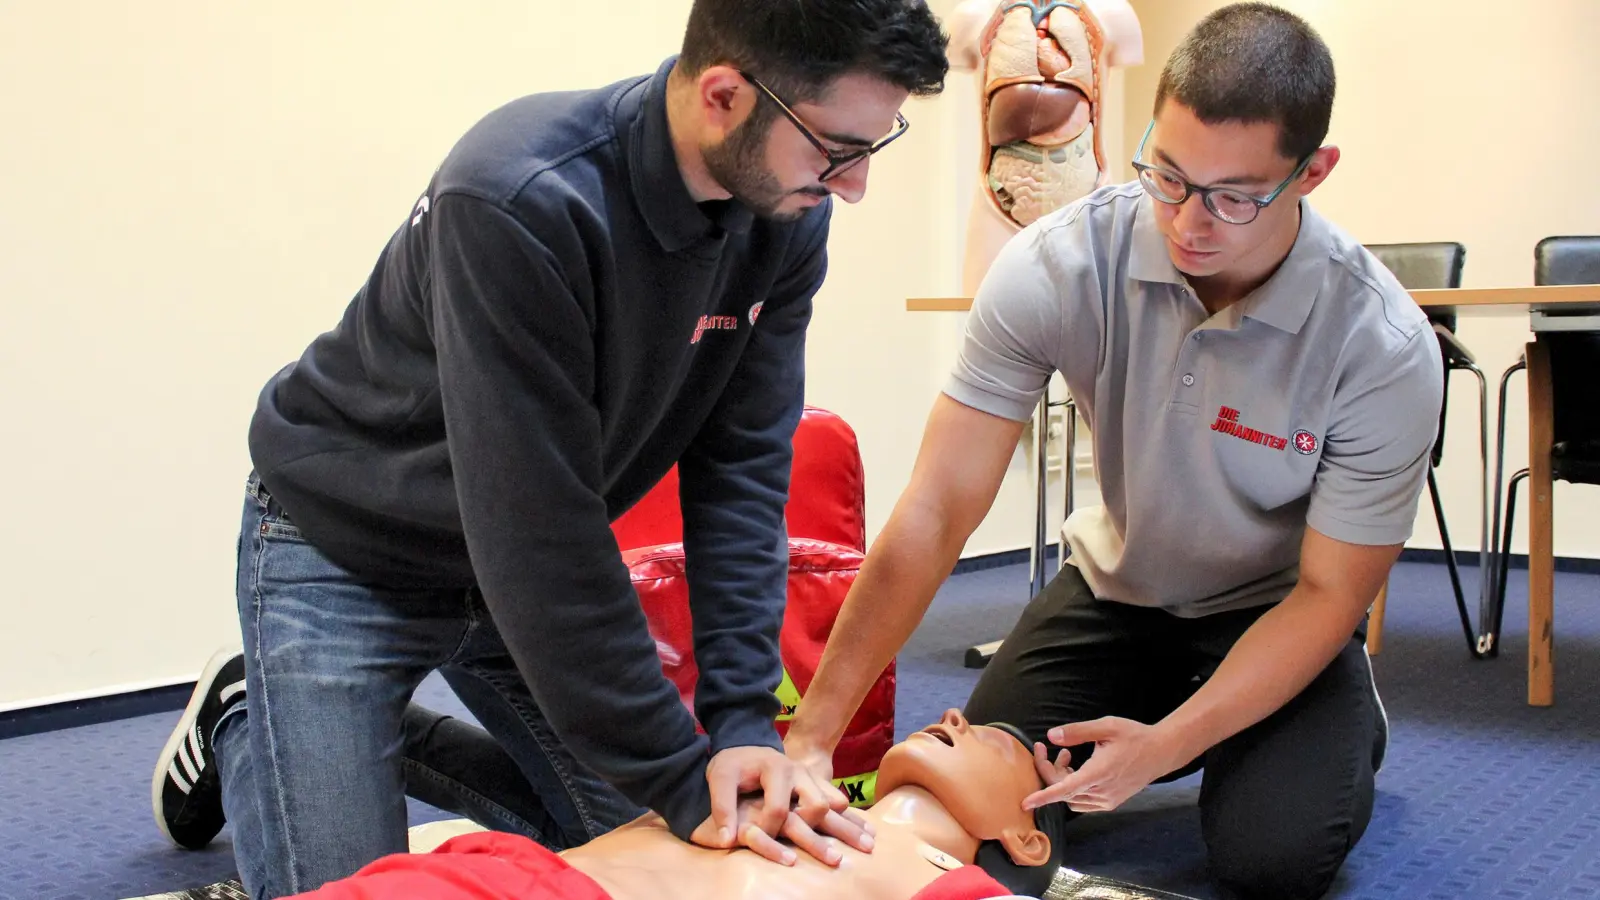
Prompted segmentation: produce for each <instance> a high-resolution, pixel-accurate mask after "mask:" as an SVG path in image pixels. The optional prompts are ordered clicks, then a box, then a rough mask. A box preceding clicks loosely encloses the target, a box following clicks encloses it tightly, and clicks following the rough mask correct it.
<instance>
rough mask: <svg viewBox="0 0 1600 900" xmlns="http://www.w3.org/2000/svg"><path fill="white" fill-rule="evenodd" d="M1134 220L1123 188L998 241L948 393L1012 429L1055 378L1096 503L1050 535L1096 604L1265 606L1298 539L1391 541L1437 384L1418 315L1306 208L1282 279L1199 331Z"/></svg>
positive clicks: (1401, 529)
mask: <svg viewBox="0 0 1600 900" xmlns="http://www.w3.org/2000/svg"><path fill="white" fill-rule="evenodd" d="M1152 202H1154V201H1152V200H1151V199H1150V198H1149V197H1147V196H1146V195H1145V194H1144V192H1143V191H1142V190H1141V189H1140V187H1139V185H1138V183H1137V182H1132V183H1129V184H1125V185H1117V186H1108V187H1104V188H1101V189H1099V190H1097V191H1095V192H1094V193H1092V194H1090V195H1089V196H1087V197H1085V198H1083V199H1082V200H1081V201H1078V202H1076V203H1074V204H1071V205H1069V206H1067V207H1065V208H1063V209H1061V210H1058V211H1057V212H1055V213H1052V214H1050V215H1048V216H1045V217H1044V218H1041V219H1040V220H1038V221H1037V222H1035V223H1033V224H1032V225H1030V226H1028V227H1027V228H1026V229H1024V230H1023V231H1021V232H1020V233H1018V234H1017V236H1016V237H1015V238H1013V239H1012V240H1011V241H1010V242H1008V243H1007V244H1006V246H1005V248H1004V249H1003V250H1002V251H1001V253H1000V254H999V255H998V257H997V258H996V259H995V261H994V263H993V264H992V266H991V268H990V270H989V274H988V275H987V277H986V278H985V279H984V281H983V284H982V286H981V287H980V288H979V290H978V294H977V297H976V298H975V299H974V302H973V308H972V312H971V313H970V314H969V316H968V319H967V327H966V337H965V340H964V343H963V346H962V348H961V351H960V355H959V358H958V359H957V362H956V366H955V370H954V372H953V373H952V376H951V378H950V381H949V384H948V385H947V387H946V388H945V392H946V393H947V394H949V395H950V396H951V397H953V398H954V399H955V400H957V401H959V402H961V403H964V404H966V405H968V406H971V407H974V408H976V409H979V410H982V411H984V412H988V413H991V414H993V415H997V416H1002V417H1005V418H1008V419H1014V420H1024V419H1027V418H1028V417H1029V416H1030V415H1032V413H1033V410H1034V407H1035V406H1036V405H1037V403H1038V401H1039V397H1040V395H1041V394H1042V392H1043V391H1044V389H1045V386H1046V384H1048V382H1049V378H1050V375H1051V373H1052V372H1054V371H1058V370H1059V371H1060V372H1061V374H1062V377H1063V378H1064V379H1065V381H1066V383H1067V387H1068V388H1069V390H1070V391H1071V394H1072V397H1073V398H1074V399H1075V400H1076V401H1077V404H1078V409H1079V410H1080V412H1081V414H1082V415H1083V416H1084V417H1085V421H1086V424H1087V425H1088V427H1089V429H1090V430H1091V432H1092V434H1093V446H1094V469H1095V477H1096V478H1097V479H1098V481H1099V483H1100V492H1101V496H1102V499H1103V505H1101V506H1096V507H1087V508H1082V509H1078V510H1075V511H1074V512H1073V513H1072V515H1071V516H1070V517H1069V518H1068V519H1067V521H1066V523H1065V524H1064V525H1063V529H1062V530H1063V534H1064V536H1065V537H1066V539H1067V542H1068V546H1069V547H1070V548H1071V558H1070V561H1071V562H1072V563H1073V564H1075V565H1076V566H1078V568H1079V569H1080V570H1081V571H1082V572H1083V575H1084V578H1085V580H1086V581H1087V582H1088V584H1089V586H1090V588H1091V589H1093V591H1094V592H1095V595H1096V596H1097V597H1099V598H1101V599H1103V600H1115V601H1121V602H1123V603H1130V604H1136V605H1140V606H1155V607H1164V608H1166V609H1168V610H1170V611H1171V612H1173V613H1175V614H1177V615H1180V616H1186V617H1193V616H1199V615H1205V614H1208V613H1214V612H1221V611H1223V610H1229V609H1238V608H1242V607H1247V606H1256V605H1260V604H1265V603H1274V602H1277V601H1279V600H1282V599H1283V598H1284V597H1285V596H1286V595H1287V594H1288V592H1289V590H1290V589H1291V588H1293V587H1294V584H1295V582H1296V580H1297V579H1298V576H1299V556H1300V544H1301V539H1302V538H1303V537H1304V534H1305V528H1306V526H1307V525H1309V526H1311V527H1312V528H1314V529H1316V530H1317V531H1319V532H1321V533H1323V534H1325V535H1327V536H1329V537H1332V538H1335V539H1337V540H1340V541H1345V542H1348V543H1353V544H1369V545H1383V544H1399V543H1403V542H1404V541H1405V540H1406V539H1407V538H1408V537H1409V536H1410V535H1411V528H1412V523H1413V521H1414V519H1415V517H1416V509H1417V501H1418V497H1419V495H1420V493H1421V491H1422V487H1423V485H1424V483H1425V479H1426V477H1427V469H1428V465H1429V451H1430V449H1431V448H1432V446H1433V441H1434V438H1435V435H1436V434H1437V428H1438V421H1439V405H1440V403H1441V402H1442V393H1443V382H1444V373H1443V363H1442V361H1441V359H1440V355H1439V347H1438V342H1437V340H1436V339H1435V338H1434V335H1433V330H1432V328H1431V327H1430V325H1429V323H1428V320H1427V317H1426V316H1425V315H1424V314H1423V312H1422V310H1421V309H1420V308H1419V307H1418V306H1417V305H1416V303H1415V302H1414V301H1413V300H1412V299H1411V297H1410V296H1409V295H1408V294H1407V293H1406V291H1405V289H1404V288H1402V287H1401V286H1400V284H1399V282H1397V281H1396V280H1395V278H1394V276H1393V275H1391V274H1390V273H1389V271H1388V270H1387V269H1385V268H1384V267H1383V264H1382V263H1380V262H1378V261H1377V259H1375V258H1374V257H1373V256H1372V255H1371V254H1369V253H1368V252H1367V251H1366V250H1365V249H1364V248H1363V247H1362V246H1361V245H1360V244H1359V243H1358V242H1357V241H1355V240H1354V239H1352V238H1351V237H1350V236H1349V235H1347V234H1345V233H1344V232H1343V231H1341V230H1340V229H1338V228H1337V227H1335V226H1334V225H1332V224H1331V223H1329V222H1328V221H1327V220H1325V219H1323V218H1322V217H1321V216H1320V215H1318V214H1317V213H1316V211H1315V210H1313V209H1312V208H1311V206H1310V204H1309V203H1308V202H1307V201H1305V200H1302V201H1301V207H1300V209H1301V227H1300V233H1299V236H1298V237H1297V238H1296V241H1295V244H1294V248H1293V249H1292V250H1291V251H1290V253H1289V256H1288V258H1287V259H1286V260H1284V263H1283V265H1282V266H1280V267H1279V269H1278V271H1277V272H1276V273H1274V274H1273V276H1272V277H1271V279H1269V280H1268V281H1267V282H1266V283H1265V284H1263V285H1262V286H1261V287H1260V288H1258V289H1257V290H1256V291H1255V292H1253V293H1252V294H1250V295H1249V296H1248V297H1246V298H1244V299H1243V300H1241V301H1240V302H1239V303H1236V304H1234V305H1233V306H1231V307H1229V308H1227V309H1225V310H1223V311H1222V312H1220V313H1218V314H1217V315H1215V316H1211V315H1208V314H1207V312H1206V310H1205V307H1204V306H1202V305H1201V303H1200V301H1199V300H1198V299H1197V298H1196V297H1195V296H1194V294H1193V292H1192V291H1191V290H1190V289H1189V288H1188V286H1187V284H1186V282H1185V280H1184V277H1183V275H1182V273H1180V272H1179V271H1178V270H1177V269H1176V268H1175V267H1174V266H1173V265H1172V262H1171V259H1170V258H1169V257H1168V256H1167V252H1166V248H1165V246H1164V244H1163V241H1162V237H1161V234H1160V232H1159V231H1158V230H1157V228H1156V223H1155V220H1154V216H1153V213H1152V212H1151V209H1150V204H1151V203H1152Z"/></svg>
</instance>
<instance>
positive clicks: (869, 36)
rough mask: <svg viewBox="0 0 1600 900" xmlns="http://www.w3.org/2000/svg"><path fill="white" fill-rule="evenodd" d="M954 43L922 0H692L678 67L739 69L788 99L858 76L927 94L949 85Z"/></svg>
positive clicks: (693, 71)
mask: <svg viewBox="0 0 1600 900" xmlns="http://www.w3.org/2000/svg"><path fill="white" fill-rule="evenodd" d="M948 43H949V36H948V35H946V34H945V33H944V31H943V29H941V28H940V26H939V20H938V19H936V18H935V17H934V15H933V13H932V12H931V11H930V10H929V9H928V6H927V4H926V3H925V2H923V0H694V6H693V7H692V8H691V9H690V10H689V24H688V28H687V29H686V31H685V32H684V36H683V50H682V53H681V54H680V55H679V58H678V66H679V68H680V69H681V70H682V71H683V72H684V73H685V74H689V75H698V74H699V73H701V72H704V71H705V70H706V69H708V68H710V67H711V66H715V65H729V66H735V67H737V68H740V69H743V70H746V71H748V72H749V73H750V74H751V75H754V76H755V77H757V78H759V79H761V82H762V83H763V84H765V85H767V86H768V87H769V88H771V89H772V90H773V91H774V92H775V93H777V94H778V95H779V96H781V97H782V98H783V99H784V101H785V102H788V103H804V102H807V101H812V100H816V99H817V98H818V97H820V96H822V94H823V93H824V92H826V91H827V90H828V88H829V87H831V86H832V85H833V82H834V81H835V80H836V79H837V78H839V77H840V76H841V75H846V74H852V73H862V74H866V75H870V76H874V77H877V78H880V79H882V80H884V81H886V82H888V83H890V84H893V85H896V86H898V87H901V88H904V89H905V90H906V91H908V92H909V93H910V94H912V95H913V96H919V97H926V96H932V95H935V94H938V93H939V92H941V91H942V90H944V78H945V75H946V73H947V72H948V71H949V68H950V64H949V62H948V60H947V59H946V57H945V47H946V45H947V44H948Z"/></svg>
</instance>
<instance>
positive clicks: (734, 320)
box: [689, 316, 739, 344]
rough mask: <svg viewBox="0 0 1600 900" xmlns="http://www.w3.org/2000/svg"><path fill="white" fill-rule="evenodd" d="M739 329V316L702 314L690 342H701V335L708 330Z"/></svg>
mask: <svg viewBox="0 0 1600 900" xmlns="http://www.w3.org/2000/svg"><path fill="white" fill-rule="evenodd" d="M737 330H739V317H738V316H701V317H700V321H698V322H696V323H695V325H694V337H691V338H689V343H690V344H698V343H700V336H701V335H703V334H705V333H706V332H708V331H737Z"/></svg>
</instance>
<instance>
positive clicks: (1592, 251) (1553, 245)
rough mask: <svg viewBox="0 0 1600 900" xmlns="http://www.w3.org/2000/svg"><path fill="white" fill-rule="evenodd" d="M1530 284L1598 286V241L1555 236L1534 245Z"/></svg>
mask: <svg viewBox="0 0 1600 900" xmlns="http://www.w3.org/2000/svg"><path fill="white" fill-rule="evenodd" d="M1533 283H1534V284H1538V285H1546V284H1600V237H1597V236H1591V235H1556V236H1554V237H1547V238H1545V239H1544V240H1542V241H1540V242H1539V243H1538V244H1536V245H1534V248H1533Z"/></svg>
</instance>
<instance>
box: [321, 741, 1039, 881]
mask: <svg viewBox="0 0 1600 900" xmlns="http://www.w3.org/2000/svg"><path fill="white" fill-rule="evenodd" d="M1042 785H1043V781H1042V780H1041V778H1040V775H1039V771H1038V769H1037V768H1036V766H1035V762H1034V757H1033V756H1032V754H1031V753H1030V751H1029V749H1028V747H1027V746H1025V745H1024V744H1023V742H1022V741H1021V739H1020V737H1018V736H1015V735H1013V733H1012V732H1010V731H1007V730H1003V729H1002V728H997V727H990V726H973V725H971V724H969V723H968V722H967V721H966V720H965V719H963V718H962V717H961V715H960V714H959V713H958V712H957V711H956V710H950V711H949V712H947V713H945V715H944V716H943V717H942V719H941V720H940V722H938V723H937V724H934V725H930V726H928V728H926V729H924V730H923V731H920V732H917V733H916V734H913V735H911V736H910V738H908V739H907V740H905V741H903V742H901V743H898V744H896V745H894V746H893V747H891V748H890V750H889V752H888V754H887V755H885V757H884V759H883V763H882V765H881V766H880V768H879V770H878V787H877V795H878V798H879V799H878V800H877V802H876V803H874V804H873V806H872V807H871V808H869V809H866V810H863V811H862V814H863V815H864V816H865V817H866V818H867V819H868V820H869V821H871V823H872V826H873V829H874V841H875V846H874V847H873V850H872V852H871V853H861V852H858V851H856V850H854V849H852V848H849V847H843V846H842V845H841V847H842V851H843V854H844V858H843V859H842V860H841V861H840V863H839V864H838V866H836V867H830V866H827V865H825V864H823V863H821V862H818V861H817V860H816V859H814V858H813V857H811V856H810V855H809V854H806V853H798V854H796V857H797V860H796V863H795V864H794V865H793V866H784V865H780V864H778V863H774V862H771V861H769V860H767V859H765V858H764V857H761V856H758V855H757V854H755V853H754V852H751V851H749V850H734V851H727V850H713V849H708V848H704V847H699V846H696V845H692V844H688V843H685V842H683V841H681V840H679V839H678V838H676V837H674V836H673V835H672V833H671V832H670V831H668V830H667V828H666V825H665V823H664V822H663V821H662V820H661V819H660V818H659V817H658V816H655V815H654V814H650V815H646V816H644V817H642V818H640V819H637V820H635V821H634V822H631V823H629V824H627V825H624V826H622V827H621V828H618V829H616V830H614V831H612V832H610V833H608V834H605V835H602V836H600V837H598V838H595V839H594V840H592V841H590V842H588V843H587V844H583V845H582V846H579V847H576V848H573V849H570V850H565V851H562V852H561V853H560V854H559V860H560V862H564V863H565V864H566V865H568V866H570V867H571V868H572V869H575V870H577V872H580V873H582V875H583V876H587V879H584V881H585V885H586V887H587V888H588V889H589V892H573V890H572V886H571V885H566V884H563V885H562V888H563V892H562V893H559V894H556V893H539V891H538V890H533V891H530V890H529V887H528V885H529V884H530V882H528V881H527V879H525V878H524V879H523V880H521V881H518V880H517V879H516V877H507V878H505V879H504V880H502V881H498V882H496V884H495V885H489V886H487V887H485V883H484V880H483V879H482V878H481V877H478V876H477V875H476V874H474V873H468V872H467V871H466V868H465V864H464V863H463V862H462V859H464V858H465V857H467V856H470V855H472V854H473V853H478V852H482V851H474V850H471V849H468V850H466V851H465V852H464V853H461V854H460V858H458V859H457V860H455V861H454V862H453V861H452V860H451V856H452V853H455V852H457V850H456V848H457V847H458V846H460V845H461V842H470V841H472V840H474V839H494V840H502V841H504V840H510V841H517V842H521V844H523V845H526V848H527V849H528V850H536V851H538V852H540V853H543V854H544V855H545V857H546V858H547V859H549V860H551V861H553V860H554V859H555V857H554V856H553V855H551V854H548V853H547V852H545V851H543V850H542V848H538V847H537V845H535V844H533V842H532V841H528V840H527V839H526V838H521V837H516V836H512V835H506V834H491V833H482V834H471V835H466V836H464V837H459V838H454V839H452V840H451V841H448V842H446V843H445V844H444V845H443V846H442V847H441V848H440V849H439V851H436V852H435V853H433V854H420V855H416V856H409V857H403V858H396V857H391V858H389V859H387V860H380V861H379V863H376V864H374V867H376V868H378V869H381V868H382V867H383V866H384V865H385V864H386V863H388V862H390V861H397V862H399V863H401V864H410V865H419V864H420V865H423V866H432V867H433V869H434V871H433V873H432V875H433V876H435V877H436V880H434V878H430V877H428V875H427V874H426V873H423V872H421V871H420V870H411V871H404V872H401V873H399V874H400V875H401V876H402V877H397V878H394V879H389V880H386V879H385V878H384V875H383V873H381V872H378V873H376V874H373V873H369V872H363V873H358V874H357V875H355V876H353V877H351V878H348V879H345V880H343V881H340V882H334V883H332V884H330V885H328V886H326V887H325V888H323V889H322V890H321V891H317V892H314V893H312V894H309V895H306V896H307V897H313V898H316V900H355V898H361V900H387V898H390V897H393V898H400V897H408V898H409V897H417V896H429V897H443V898H452V900H455V898H465V897H472V898H478V900H489V898H495V900H498V898H502V897H503V898H505V900H512V898H513V897H515V898H517V900H525V898H528V897H544V896H563V897H565V896H573V897H582V898H585V900H590V898H609V900H757V898H760V900H790V898H793V900H801V898H804V900H818V898H843V897H849V898H854V900H913V898H918V900H920V898H922V897H941V898H942V897H949V896H957V897H996V896H1007V895H1008V894H1009V893H1026V894H1027V895H1030V896H1037V895H1038V894H1042V893H1043V892H1044V890H1045V888H1046V887H1047V886H1048V885H1049V883H1050V878H1051V875H1052V874H1053V873H1054V872H1055V871H1056V869H1057V868H1058V867H1059V866H1060V860H1061V855H1060V846H1059V845H1060V843H1061V842H1060V840H1059V839H1058V835H1059V831H1060V827H1061V824H1063V823H1064V821H1065V818H1066V816H1065V814H1064V813H1063V811H1062V809H1061V807H1060V805H1059V804H1055V805H1051V806H1047V807H1044V808H1043V809H1041V810H1039V811H1038V813H1037V814H1036V813H1034V812H1029V811H1027V810H1024V809H1023V808H1022V801H1023V799H1024V798H1025V797H1027V796H1028V795H1029V794H1031V793H1033V792H1034V791H1037V790H1039V789H1040V787H1041V786H1042ZM1041 829H1042V830H1041ZM975 860H976V861H977V862H978V864H979V865H980V866H981V867H982V869H981V870H980V869H979V868H978V866H974V861H975ZM559 864H560V863H556V865H559ZM453 866H454V868H453ZM515 868H516V867H515V865H514V864H513V865H509V866H508V867H507V870H506V872H505V873H504V874H506V875H507V876H514V874H515V873H514V871H513V870H514V869H515ZM985 873H987V876H986V874H985ZM491 874H493V872H491ZM566 874H567V875H569V876H570V875H573V873H566ZM469 875H471V876H472V877H468V876H469ZM988 876H992V877H988ZM474 878H476V879H477V880H476V881H474V880H473V879H474ZM941 879H943V880H944V882H945V883H946V884H952V883H954V882H956V881H957V880H960V881H961V882H963V883H964V884H966V885H971V884H974V883H979V882H981V883H984V884H988V885H989V886H990V888H991V889H989V890H987V891H983V890H980V891H979V892H977V893H973V892H971V891H970V890H966V891H965V892H962V891H956V892H954V893H952V892H950V891H948V890H940V888H941V885H935V882H936V881H940V880H941ZM995 879H998V880H999V881H1001V882H1002V883H1003V885H1004V887H1003V889H1002V887H1001V885H997V884H994V880H995ZM590 880H592V884H589V883H588V882H589V881H590ZM469 882H471V883H474V884H476V885H478V887H477V889H475V890H472V891H471V892H461V891H459V889H458V886H459V885H462V884H467V883H469ZM593 885H598V888H599V892H595V891H594V889H593ZM501 888H504V890H503V891H502V890H501ZM924 891H925V892H924ZM919 892H924V893H920V894H919Z"/></svg>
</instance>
